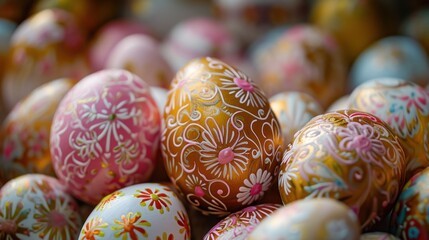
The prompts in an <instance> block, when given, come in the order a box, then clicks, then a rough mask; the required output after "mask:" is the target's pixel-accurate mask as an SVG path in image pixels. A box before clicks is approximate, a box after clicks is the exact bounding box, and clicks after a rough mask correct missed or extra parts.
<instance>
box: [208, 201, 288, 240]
mask: <svg viewBox="0 0 429 240" xmlns="http://www.w3.org/2000/svg"><path fill="white" fill-rule="evenodd" d="M280 207H281V205H279V204H269V203H266V204H260V205H256V206H250V207H246V208H244V209H242V210H240V211H238V212H235V213H232V214H230V215H228V216H227V217H226V218H224V219H222V220H221V221H220V222H219V223H218V224H216V225H215V226H214V227H213V228H212V229H210V231H209V232H208V233H207V234H206V235H205V236H204V240H216V239H219V240H220V239H237V240H238V239H246V238H247V237H248V236H249V234H250V233H251V232H252V231H253V229H254V228H255V227H256V226H257V225H258V224H259V223H260V222H261V221H262V220H263V219H265V218H266V217H268V216H269V215H270V214H272V213H273V212H274V211H275V210H277V209H278V208H280Z"/></svg>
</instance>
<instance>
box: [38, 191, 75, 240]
mask: <svg viewBox="0 0 429 240" xmlns="http://www.w3.org/2000/svg"><path fill="white" fill-rule="evenodd" d="M69 204H70V202H69V201H67V200H66V199H64V198H60V199H55V200H49V201H48V202H47V204H46V205H45V204H39V205H36V207H35V210H36V213H35V214H34V219H35V220H36V222H35V223H34V224H33V226H32V227H33V230H34V231H35V232H36V233H38V235H39V237H40V238H41V239H44V238H48V239H75V238H76V237H77V236H75V234H76V232H77V231H78V230H79V229H78V228H79V227H80V218H79V215H78V214H77V212H75V211H73V210H74V209H72V208H70V205H69Z"/></svg>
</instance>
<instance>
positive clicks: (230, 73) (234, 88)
mask: <svg viewBox="0 0 429 240" xmlns="http://www.w3.org/2000/svg"><path fill="white" fill-rule="evenodd" d="M210 61H211V62H215V61H216V60H214V59H211V60H210ZM223 66H224V69H223V70H224V72H223V73H222V74H221V76H220V78H219V79H220V81H221V86H220V89H221V90H225V91H227V92H228V93H229V95H233V96H234V97H235V98H237V99H238V100H239V102H240V103H241V104H245V105H246V106H252V107H258V108H259V107H263V106H266V105H267V104H268V102H267V100H266V98H265V95H264V93H263V92H262V91H261V89H259V88H258V87H256V86H255V84H254V83H253V81H252V80H251V79H250V78H249V77H248V76H246V75H245V74H244V73H242V72H241V71H239V70H236V69H234V68H233V67H231V66H229V65H226V64H223Z"/></svg>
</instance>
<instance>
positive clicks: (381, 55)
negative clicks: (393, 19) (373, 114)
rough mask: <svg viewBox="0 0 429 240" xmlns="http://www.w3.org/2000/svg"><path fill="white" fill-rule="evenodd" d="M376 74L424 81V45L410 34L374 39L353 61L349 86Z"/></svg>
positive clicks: (427, 66)
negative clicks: (409, 35) (374, 41)
mask: <svg viewBox="0 0 429 240" xmlns="http://www.w3.org/2000/svg"><path fill="white" fill-rule="evenodd" d="M375 78H400V79H406V80H408V81H412V82H416V83H419V84H421V85H423V86H424V85H426V84H427V83H428V82H429V60H428V58H427V56H426V54H425V51H424V49H423V48H422V47H421V45H420V44H419V43H418V42H417V41H415V40H414V39H412V38H410V37H404V36H392V37H387V38H383V39H381V40H379V41H377V42H376V43H374V44H373V45H371V46H370V47H369V48H368V49H366V50H365V51H364V52H363V53H362V54H361V55H360V56H359V58H357V59H356V61H355V63H354V64H353V67H352V69H351V72H350V80H351V81H350V83H351V87H352V88H355V87H357V86H359V85H360V84H363V83H365V82H367V81H370V80H373V79H375Z"/></svg>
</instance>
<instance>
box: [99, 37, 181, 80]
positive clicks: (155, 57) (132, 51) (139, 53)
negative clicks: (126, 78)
mask: <svg viewBox="0 0 429 240" xmlns="http://www.w3.org/2000/svg"><path fill="white" fill-rule="evenodd" d="M106 68H121V69H125V70H128V71H130V72H132V73H134V74H136V75H137V76H139V77H140V78H141V79H143V80H144V81H146V82H147V83H148V84H149V85H151V86H159V87H163V88H168V87H169V86H170V81H171V80H172V79H173V76H174V74H173V70H172V69H171V67H170V66H169V65H168V63H167V61H166V60H165V59H164V57H163V56H162V55H161V50H160V46H159V44H158V42H157V41H156V40H155V39H153V38H151V37H149V36H147V35H144V34H133V35H130V36H127V37H125V38H123V39H122V40H121V41H120V42H118V43H117V44H116V45H115V47H114V48H113V49H112V50H111V53H110V54H109V57H108V58H107V62H106Z"/></svg>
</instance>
